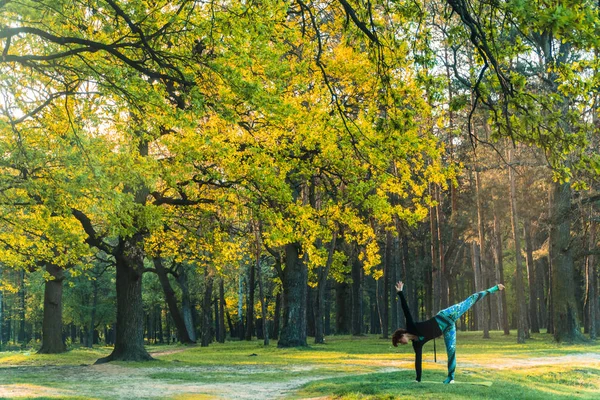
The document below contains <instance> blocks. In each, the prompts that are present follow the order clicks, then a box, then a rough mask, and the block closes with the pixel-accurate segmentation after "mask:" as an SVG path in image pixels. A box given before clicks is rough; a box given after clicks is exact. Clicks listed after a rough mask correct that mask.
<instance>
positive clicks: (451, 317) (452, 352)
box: [436, 286, 498, 383]
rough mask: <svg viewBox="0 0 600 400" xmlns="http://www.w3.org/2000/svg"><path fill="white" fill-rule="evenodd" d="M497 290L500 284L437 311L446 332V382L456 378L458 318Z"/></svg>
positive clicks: (438, 319) (444, 332)
mask: <svg viewBox="0 0 600 400" xmlns="http://www.w3.org/2000/svg"><path fill="white" fill-rule="evenodd" d="M496 291H498V286H494V287H492V288H489V289H486V290H484V291H482V292H479V293H474V294H472V295H470V296H469V297H468V298H467V299H466V300H465V301H463V302H462V303H458V304H455V305H453V306H450V307H448V308H446V309H445V310H442V311H440V312H439V313H437V315H436V320H437V323H438V325H439V326H440V329H441V330H442V333H443V334H444V342H445V343H446V353H447V354H448V377H447V378H446V380H445V381H444V383H450V381H452V380H454V371H455V370H456V325H455V324H456V321H458V319H459V318H460V317H461V316H462V315H463V314H464V313H466V312H467V311H468V310H469V308H471V307H472V306H473V304H475V303H477V302H478V301H479V300H481V299H482V298H484V297H485V295H487V294H488V293H494V292H496Z"/></svg>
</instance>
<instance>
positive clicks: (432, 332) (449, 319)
mask: <svg viewBox="0 0 600 400" xmlns="http://www.w3.org/2000/svg"><path fill="white" fill-rule="evenodd" d="M403 288H404V283H402V282H398V283H397V284H396V292H397V293H398V296H400V302H401V303H402V310H403V311H404V317H405V318H406V329H398V330H396V332H394V334H393V335H392V344H393V345H394V347H397V346H398V343H400V344H407V343H408V341H409V340H412V346H413V349H414V351H415V370H416V371H417V382H421V357H422V355H423V345H424V344H425V343H427V342H428V341H430V340H431V339H434V338H436V337H438V336H441V335H442V334H443V335H444V342H445V343H446V352H447V353H448V377H447V378H446V380H445V381H444V383H454V370H455V369H456V326H455V323H456V321H457V320H458V319H459V318H460V317H461V315H463V314H464V313H465V312H467V310H468V309H469V308H471V307H472V306H473V304H475V303H477V302H478V301H479V300H480V299H482V298H483V297H484V296H485V295H486V294H488V293H494V292H497V291H498V290H504V285H502V284H498V285H496V286H494V287H492V288H489V289H486V290H484V291H483V292H479V293H475V294H472V295H471V296H469V297H468V298H467V299H466V300H465V301H463V302H462V303H458V304H455V305H453V306H450V307H448V308H446V309H445V310H442V311H440V312H439V313H437V315H436V316H435V317H433V318H431V319H428V320H427V321H423V322H416V323H415V321H413V319H412V316H411V315H410V311H409V310H408V304H406V299H405V298H404V294H403V293H402V289H403Z"/></svg>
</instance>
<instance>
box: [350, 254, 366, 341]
mask: <svg viewBox="0 0 600 400" xmlns="http://www.w3.org/2000/svg"><path fill="white" fill-rule="evenodd" d="M353 253H354V254H353V257H352V260H351V263H352V335H354V336H360V335H362V334H363V329H362V325H363V310H362V307H363V306H362V304H363V301H362V265H361V262H360V260H359V259H358V255H357V254H356V253H357V251H355V252H353Z"/></svg>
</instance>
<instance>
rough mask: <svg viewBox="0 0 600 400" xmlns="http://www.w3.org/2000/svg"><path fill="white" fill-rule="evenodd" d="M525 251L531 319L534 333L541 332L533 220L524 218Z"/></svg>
mask: <svg viewBox="0 0 600 400" xmlns="http://www.w3.org/2000/svg"><path fill="white" fill-rule="evenodd" d="M523 229H524V233H525V252H526V254H527V280H528V282H529V321H530V324H531V332H532V333H540V324H539V320H538V306H537V296H536V292H537V291H536V280H535V265H534V261H533V240H532V238H531V222H530V221H529V218H525V220H524V227H523Z"/></svg>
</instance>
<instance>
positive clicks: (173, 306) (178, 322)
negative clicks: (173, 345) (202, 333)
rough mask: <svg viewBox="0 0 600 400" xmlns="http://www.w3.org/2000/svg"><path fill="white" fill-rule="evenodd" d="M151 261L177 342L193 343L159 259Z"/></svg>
mask: <svg viewBox="0 0 600 400" xmlns="http://www.w3.org/2000/svg"><path fill="white" fill-rule="evenodd" d="M152 261H153V262H154V268H155V269H156V274H157V275H158V280H159V281H160V284H161V286H162V289H163V293H164V295H165V299H166V301H167V305H168V306H169V311H170V312H171V316H172V317H173V323H174V324H175V329H177V337H178V339H179V341H180V342H181V343H184V344H189V343H195V342H194V341H193V340H192V339H191V338H190V336H189V333H188V328H187V326H186V323H185V321H184V319H183V316H182V314H181V313H180V311H179V306H178V304H177V297H176V296H175V291H174V290H173V288H172V287H171V283H170V282H169V277H168V276H167V271H166V270H165V266H164V265H163V262H162V259H161V258H160V257H154V258H153V260H152Z"/></svg>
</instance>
